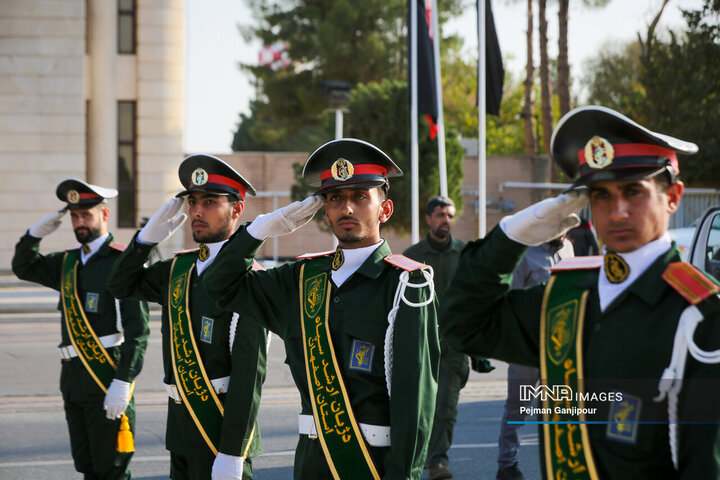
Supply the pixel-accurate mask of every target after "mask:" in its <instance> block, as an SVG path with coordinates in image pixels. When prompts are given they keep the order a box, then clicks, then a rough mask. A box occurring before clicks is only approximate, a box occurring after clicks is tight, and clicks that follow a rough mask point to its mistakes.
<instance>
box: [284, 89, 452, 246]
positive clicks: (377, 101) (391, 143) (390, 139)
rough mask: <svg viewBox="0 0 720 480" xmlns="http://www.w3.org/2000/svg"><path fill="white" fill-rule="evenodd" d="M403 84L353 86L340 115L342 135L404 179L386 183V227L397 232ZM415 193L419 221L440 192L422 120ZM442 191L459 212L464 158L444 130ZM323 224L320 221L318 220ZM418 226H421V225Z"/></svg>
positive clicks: (403, 221)
mask: <svg viewBox="0 0 720 480" xmlns="http://www.w3.org/2000/svg"><path fill="white" fill-rule="evenodd" d="M407 98H408V90H407V84H406V83H405V82H402V81H390V80H383V81H382V82H381V83H376V82H372V83H367V84H361V85H358V86H357V88H355V89H354V90H353V95H352V100H351V102H350V105H349V111H350V113H349V115H347V116H346V117H345V119H346V120H345V125H346V136H347V137H353V138H360V139H363V140H366V141H368V142H370V143H372V144H373V145H376V146H377V147H378V148H380V149H381V150H383V151H384V152H385V153H387V154H388V155H389V156H390V158H392V159H393V161H394V162H395V163H396V164H397V165H398V166H399V167H400V169H401V170H402V171H403V172H404V175H403V176H402V177H399V178H392V179H390V192H389V193H390V198H391V199H392V200H393V203H394V206H395V212H394V213H393V216H392V219H391V220H390V222H388V223H387V224H386V226H387V227H388V228H391V229H393V230H395V231H397V232H401V233H407V232H408V231H409V230H410V219H411V211H410V208H411V206H410V200H411V192H410V147H409V145H410V136H409V132H410V125H409V114H408V106H407V104H408V101H407ZM419 127H420V128H419V166H420V169H419V170H420V175H419V191H420V202H419V205H420V207H419V208H420V215H421V216H420V218H423V216H422V215H423V214H424V205H425V204H426V203H427V201H428V200H429V199H430V198H432V197H434V196H435V195H438V194H439V192H440V186H439V174H438V158H437V140H435V141H431V140H430V139H429V133H428V125H427V123H426V122H425V121H424V120H421V121H420V124H419ZM445 148H446V160H447V177H448V190H449V192H448V193H449V195H450V197H451V198H452V199H453V200H454V201H455V204H456V205H457V210H458V213H459V212H460V211H461V210H462V207H463V199H462V196H461V195H460V185H461V183H462V178H463V170H462V160H463V157H464V155H465V153H464V151H463V149H462V146H461V145H460V142H459V141H458V139H457V132H456V131H455V130H454V129H452V128H449V129H447V131H446V139H445ZM301 172H302V166H301V165H299V164H297V165H295V178H296V184H295V185H294V186H293V188H292V196H293V199H295V200H299V199H302V198H304V197H305V196H307V195H308V194H309V193H311V192H312V189H310V188H308V187H306V186H304V185H303V184H302V182H301V177H300V173H301ZM318 221H319V222H320V223H323V222H324V218H321V219H319V220H318ZM421 223H422V222H421Z"/></svg>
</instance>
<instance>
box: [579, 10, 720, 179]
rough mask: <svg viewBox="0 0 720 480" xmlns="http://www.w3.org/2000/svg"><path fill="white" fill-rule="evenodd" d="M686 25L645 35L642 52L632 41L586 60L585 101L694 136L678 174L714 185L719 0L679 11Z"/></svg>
mask: <svg viewBox="0 0 720 480" xmlns="http://www.w3.org/2000/svg"><path fill="white" fill-rule="evenodd" d="M684 16H685V20H686V23H687V26H686V28H685V31H684V32H682V34H680V35H678V34H674V33H671V35H670V39H669V40H660V39H658V38H650V39H648V41H647V42H646V44H647V45H652V48H651V49H650V50H649V51H648V52H646V54H645V55H644V56H643V54H642V52H641V50H640V47H639V44H638V43H633V44H631V45H628V46H627V47H626V49H625V50H624V51H622V52H619V53H610V54H606V55H604V56H601V57H600V58H599V59H598V60H597V61H596V62H594V63H593V64H591V65H590V68H589V69H588V70H589V72H590V73H589V75H588V77H587V78H586V82H588V83H589V92H590V96H589V101H590V103H598V104H600V105H605V106H608V107H610V108H614V109H616V110H618V111H620V112H622V113H624V114H626V115H628V116H629V117H631V118H633V119H634V120H636V121H637V122H639V123H641V124H642V125H644V126H646V127H648V128H650V129H651V130H655V131H658V132H663V133H667V134H669V135H672V136H674V137H678V138H681V139H683V140H688V141H691V142H694V143H696V144H697V145H698V147H699V148H700V151H699V153H697V154H695V155H690V156H686V157H683V158H681V159H680V170H681V177H682V178H683V179H684V180H685V181H686V182H687V183H688V184H692V185H693V186H709V187H717V186H718V185H717V179H718V178H720V137H719V136H718V134H717V132H718V126H717V114H718V112H720V61H718V59H719V58H720V0H705V1H704V4H703V6H702V7H701V8H700V9H698V10H690V11H684Z"/></svg>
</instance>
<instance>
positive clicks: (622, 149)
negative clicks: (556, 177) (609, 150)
mask: <svg viewBox="0 0 720 480" xmlns="http://www.w3.org/2000/svg"><path fill="white" fill-rule="evenodd" d="M613 151H614V152H615V158H620V157H666V158H668V159H669V160H670V165H672V167H673V170H675V173H676V174H677V173H680V168H678V160H677V153H676V152H675V150H670V149H669V148H664V147H661V146H658V145H649V144H647V143H617V144H613ZM578 161H579V162H580V165H585V164H586V163H587V160H585V149H584V148H583V149H582V150H580V151H579V152H578ZM641 166H642V165H638V167H641Z"/></svg>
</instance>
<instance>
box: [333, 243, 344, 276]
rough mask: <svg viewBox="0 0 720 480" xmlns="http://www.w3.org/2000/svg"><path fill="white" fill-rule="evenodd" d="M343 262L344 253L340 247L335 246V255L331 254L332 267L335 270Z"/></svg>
mask: <svg viewBox="0 0 720 480" xmlns="http://www.w3.org/2000/svg"><path fill="white" fill-rule="evenodd" d="M343 263H345V255H344V254H343V251H342V248H340V247H337V250H335V255H333V260H332V269H333V270H337V269H338V268H340V267H342V264H343Z"/></svg>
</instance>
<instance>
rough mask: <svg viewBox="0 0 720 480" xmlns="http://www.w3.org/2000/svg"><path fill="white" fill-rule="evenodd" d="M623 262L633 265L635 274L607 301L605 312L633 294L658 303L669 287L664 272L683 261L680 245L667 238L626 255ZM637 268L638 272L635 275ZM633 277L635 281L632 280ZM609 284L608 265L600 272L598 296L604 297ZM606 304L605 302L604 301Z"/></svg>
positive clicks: (649, 302) (631, 268) (645, 300)
mask: <svg viewBox="0 0 720 480" xmlns="http://www.w3.org/2000/svg"><path fill="white" fill-rule="evenodd" d="M621 256H622V257H623V259H624V260H625V261H626V262H627V263H628V265H629V266H630V273H631V275H630V276H629V277H628V279H627V280H625V282H623V283H622V284H619V285H620V287H621V288H617V291H616V292H614V293H615V295H614V296H612V298H610V301H609V302H608V301H607V299H606V303H605V308H604V309H602V308H601V310H603V311H607V310H609V309H612V308H614V307H615V306H616V305H618V304H619V303H620V300H622V299H623V298H625V297H626V296H627V295H629V294H634V295H635V296H637V297H638V298H640V299H642V300H643V301H644V302H646V303H647V304H649V305H653V304H655V303H657V302H658V301H659V300H660V298H661V297H662V295H663V294H664V292H665V288H666V287H667V284H666V283H665V281H664V280H663V279H662V273H663V271H664V270H665V267H667V265H668V264H669V263H670V262H673V261H678V260H680V252H679V251H678V250H677V247H676V245H675V244H674V243H673V242H672V241H671V240H670V239H669V236H668V237H667V238H665V237H664V236H663V237H661V238H659V239H658V240H655V241H653V242H650V243H648V244H646V245H644V246H642V247H640V248H639V249H637V250H635V251H633V252H630V254H622V255H621ZM633 268H634V269H636V270H637V271H638V272H637V273H636V275H634V276H633V275H632V273H633V271H632V270H633ZM631 277H632V278H631ZM606 283H609V282H607V278H606V277H605V272H604V266H603V267H602V268H600V271H599V273H598V279H597V285H598V287H597V288H598V295H599V296H601V297H602V295H603V294H604V293H607V292H603V291H602V290H603V288H607V286H604V285H605V284H606ZM601 304H602V299H601Z"/></svg>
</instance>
